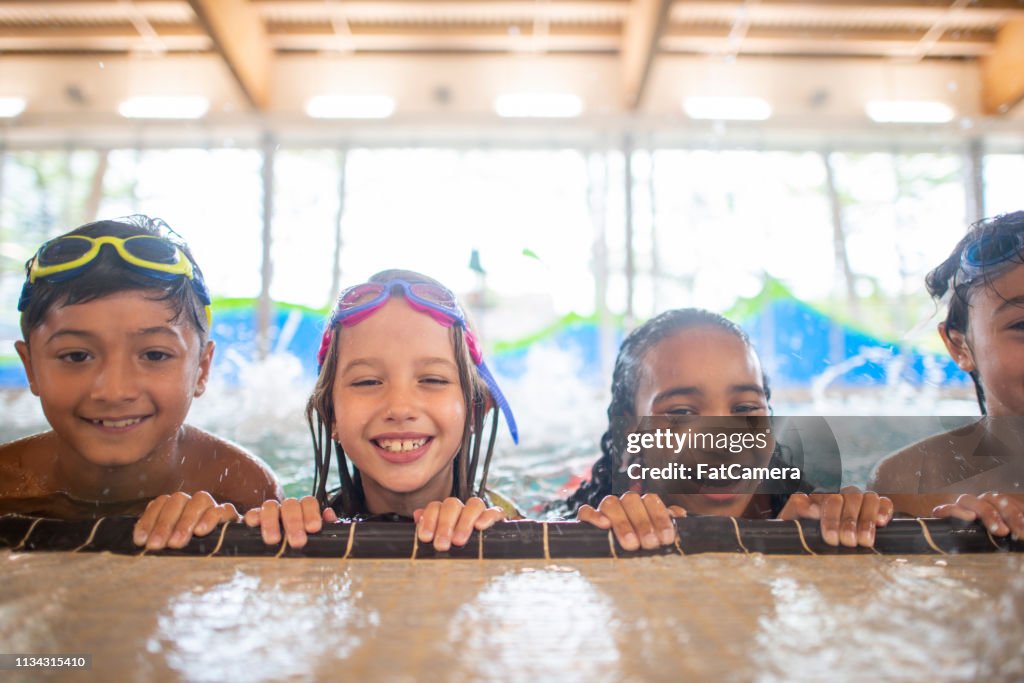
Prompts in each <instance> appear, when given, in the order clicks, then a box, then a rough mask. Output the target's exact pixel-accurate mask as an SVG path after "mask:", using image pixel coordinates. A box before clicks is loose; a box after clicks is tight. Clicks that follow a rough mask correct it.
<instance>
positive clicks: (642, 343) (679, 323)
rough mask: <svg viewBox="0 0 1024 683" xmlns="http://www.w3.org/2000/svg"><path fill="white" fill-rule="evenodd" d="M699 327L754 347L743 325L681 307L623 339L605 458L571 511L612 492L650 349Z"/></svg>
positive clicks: (577, 494)
mask: <svg viewBox="0 0 1024 683" xmlns="http://www.w3.org/2000/svg"><path fill="white" fill-rule="evenodd" d="M699 327H715V328H718V329H720V330H724V331H726V332H728V333H730V334H733V335H735V336H736V337H737V338H738V339H740V340H741V341H742V342H743V343H744V344H746V345H747V346H750V338H749V337H748V336H747V333H746V332H744V331H743V329H742V328H741V327H740V326H739V325H737V324H736V323H734V322H732V321H731V320H729V319H728V318H725V317H723V316H721V315H718V314H717V313H712V312H711V311H707V310H704V309H701V308H678V309H674V310H671V311H666V312H664V313H661V314H660V315H657V316H655V317H654V318H651V319H650V320H648V321H647V322H645V323H644V324H643V325H641V326H640V327H638V328H636V329H635V330H633V331H632V332H630V333H629V335H628V336H627V337H626V338H625V339H624V340H623V342H622V346H620V347H619V355H618V356H617V357H616V358H615V369H614V370H613V371H612V400H611V403H609V404H608V430H607V431H605V433H604V434H603V435H602V436H601V457H600V458H598V460H597V462H596V463H594V466H593V468H591V475H590V480H589V481H586V482H584V483H583V484H582V485H581V486H580V487H579V488H578V489H577V490H576V492H575V493H573V494H572V495H571V496H569V498H568V499H567V500H566V501H565V502H566V505H567V506H568V508H569V510H568V511H569V513H570V514H571V513H575V512H576V511H578V510H579V508H580V507H581V506H583V505H592V506H593V507H595V508H596V507H597V506H598V505H599V504H600V503H601V499H602V498H604V497H605V496H607V495H609V494H611V493H612V480H613V478H614V475H615V472H616V471H617V470H618V468H619V467H620V466H621V464H622V454H623V453H624V452H625V450H626V430H625V425H626V420H625V419H623V418H628V417H633V416H637V415H636V404H635V403H636V392H637V389H638V388H639V385H640V379H641V371H642V366H643V362H644V359H645V357H646V356H647V354H648V352H650V350H651V349H653V348H654V347H655V346H656V345H657V344H658V343H660V342H661V341H663V340H664V339H666V338H668V337H670V336H672V335H673V334H676V333H677V332H681V331H683V330H690V329H696V328H699ZM761 381H762V384H763V386H764V393H765V399H766V400H771V389H770V388H769V387H768V378H767V376H765V375H762V378H761ZM637 417H639V416H637Z"/></svg>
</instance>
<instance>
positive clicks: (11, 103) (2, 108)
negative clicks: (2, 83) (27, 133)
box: [0, 97, 25, 119]
mask: <svg viewBox="0 0 1024 683" xmlns="http://www.w3.org/2000/svg"><path fill="white" fill-rule="evenodd" d="M23 111H25V100H24V99H22V98H20V97H0V118H3V119H12V118H14V117H15V116H17V115H18V114H20V113H21V112H23Z"/></svg>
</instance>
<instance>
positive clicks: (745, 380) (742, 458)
mask: <svg viewBox="0 0 1024 683" xmlns="http://www.w3.org/2000/svg"><path fill="white" fill-rule="evenodd" d="M770 398H771V393H770V390H769V388H768V383H767V381H766V379H765V376H764V373H763V372H762V370H761V362H760V360H759V359H758V357H757V354H756V353H755V352H754V349H753V347H752V346H751V345H750V341H749V339H748V338H747V336H746V334H745V333H744V332H743V330H741V329H740V328H739V327H738V326H737V325H736V324H735V323H733V322H731V321H730V320H727V319H726V318H723V317H722V316H719V315H717V314H715V313H711V312H710V311H705V310H701V309H693V308H690V309H677V310H673V311H668V312H666V313H662V314H661V315H659V316H656V317H655V318H652V319H651V320H649V321H648V322H646V323H644V324H643V325H641V326H640V327H639V328H637V329H636V330H634V331H633V332H632V333H630V334H629V336H627V337H626V339H625V340H624V341H623V343H622V347H621V348H620V349H619V355H618V357H617V358H616V361H615V369H614V372H613V377H612V401H611V404H610V405H609V406H608V422H609V425H608V431H606V432H605V434H604V436H603V437H602V438H601V451H602V456H601V458H600V459H599V460H598V461H597V463H595V465H594V467H593V470H592V477H591V479H590V481H589V482H586V483H585V484H584V485H583V486H581V487H580V489H579V490H578V491H577V492H576V493H575V494H573V495H572V496H571V497H570V498H569V500H568V503H569V506H570V509H571V510H575V511H577V513H578V519H579V520H580V521H584V522H590V523H592V524H594V525H595V526H598V527H600V528H603V529H608V528H612V529H614V531H615V535H616V537H617V538H618V539H619V543H620V544H621V545H622V546H623V547H624V548H626V549H627V550H635V549H636V548H638V547H643V548H647V549H651V548H655V547H657V546H658V544H659V543H661V544H670V543H673V542H674V541H675V528H674V526H673V524H672V522H671V518H672V517H679V516H684V515H685V514H686V513H687V512H689V513H699V514H710V515H727V516H730V517H750V518H778V519H798V518H810V519H820V520H821V529H822V537H823V538H824V540H825V541H826V542H827V543H829V544H832V545H838V544H840V543H841V544H843V545H846V546H855V545H858V544H860V545H866V546H869V545H872V544H873V543H874V531H875V527H876V526H884V525H885V524H887V523H888V521H889V519H890V518H891V516H892V504H891V502H890V501H889V500H888V499H887V498H882V497H879V496H878V495H876V494H874V493H870V492H867V493H862V492H860V491H858V490H856V489H853V488H852V487H850V488H846V489H843V491H842V492H841V493H834V494H810V493H808V492H803V491H800V490H799V489H798V488H797V487H793V488H792V490H790V491H786V492H778V493H775V492H772V493H769V492H767V489H766V488H765V487H763V486H760V485H759V483H758V482H757V481H756V480H753V481H742V480H741V481H736V482H710V483H712V484H717V485H710V486H709V485H704V486H701V487H695V488H691V489H678V490H675V491H668V490H665V489H661V488H659V489H658V491H657V492H655V491H654V490H652V489H651V488H647V489H645V488H644V486H643V485H641V486H640V487H639V489H640V490H638V491H634V490H630V491H628V492H626V493H623V488H622V486H621V485H616V483H615V481H614V480H615V476H616V473H617V472H618V471H619V470H620V469H621V468H622V465H623V462H624V457H625V456H626V454H627V452H626V446H627V444H626V440H627V434H628V432H629V426H630V425H636V424H637V423H638V421H645V422H650V421H652V419H653V421H654V422H659V421H668V422H671V421H672V420H673V419H675V420H678V419H679V418H686V419H694V418H700V419H702V420H705V418H707V417H709V416H710V417H717V418H719V419H717V420H711V421H707V420H705V422H704V424H710V425H712V426H714V427H716V428H718V429H722V428H731V429H749V428H750V427H751V426H754V427H757V426H761V425H763V424H766V423H767V421H768V420H767V418H768V416H769V414H770V406H769V400H770ZM650 416H662V417H660V418H658V417H655V418H651V417H650ZM722 418H728V421H723V419H722ZM738 418H742V419H738ZM730 422H731V423H733V424H730ZM642 423H643V422H641V424H642ZM750 436H753V433H751V434H750ZM765 446H766V447H765V448H760V447H757V448H753V447H751V448H745V449H743V450H742V452H739V453H734V452H728V451H726V452H722V451H715V450H714V449H712V450H710V451H701V452H697V453H692V454H690V457H691V458H695V459H696V460H698V461H700V462H702V463H704V464H705V465H706V466H717V465H720V464H725V463H728V464H732V463H739V464H740V465H742V466H744V467H748V468H752V467H780V468H781V466H782V463H781V462H780V461H779V460H778V459H777V458H778V456H777V455H776V451H775V448H774V443H773V442H771V443H765ZM644 456H645V458H647V460H648V462H650V461H651V460H652V459H653V460H654V461H655V462H656V463H657V464H663V463H661V462H659V459H663V458H664V457H666V456H665V454H663V453H659V452H658V451H656V450H651V449H648V450H647V451H646V452H645V453H644ZM688 464H690V465H691V466H692V465H694V464H695V463H692V462H691V463H688ZM721 484H725V485H721ZM619 494H622V495H621V496H619ZM617 496H619V497H617ZM666 503H668V505H667V506H666Z"/></svg>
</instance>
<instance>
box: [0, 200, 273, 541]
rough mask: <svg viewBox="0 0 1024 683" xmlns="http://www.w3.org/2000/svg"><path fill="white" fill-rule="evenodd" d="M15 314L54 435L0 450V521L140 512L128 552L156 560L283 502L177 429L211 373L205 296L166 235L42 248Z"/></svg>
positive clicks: (237, 458)
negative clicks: (157, 553)
mask: <svg viewBox="0 0 1024 683" xmlns="http://www.w3.org/2000/svg"><path fill="white" fill-rule="evenodd" d="M18 310H19V311H21V331H22V336H23V339H22V340H21V341H18V342H17V343H16V344H15V346H16V348H17V351H18V355H19V356H20V357H21V361H22V363H23V364H24V366H25V374H26V375H27V377H28V383H29V388H30V389H31V391H32V393H34V394H35V395H36V396H38V397H39V400H40V402H41V403H42V407H43V412H44V414H45V415H46V419H47V421H48V422H49V423H50V427H51V429H50V431H47V432H43V433H42V434H37V435H34V436H30V437H26V438H23V439H20V440H18V441H14V442H12V443H8V444H5V445H3V446H0V509H3V510H4V511H11V512H13V511H17V512H25V513H36V514H44V515H47V516H82V515H83V514H85V515H88V516H94V515H98V514H113V513H134V512H141V511H143V508H145V510H144V514H143V515H142V517H141V519H140V520H139V522H138V524H137V525H136V530H135V541H136V543H139V544H140V545H141V544H145V545H146V546H147V547H149V548H154V549H156V548H162V547H164V546H171V547H181V546H184V545H185V544H186V543H187V542H188V540H189V538H190V536H191V535H192V533H193V532H195V533H198V534H203V533H208V532H209V531H211V530H213V528H214V527H215V526H216V525H217V524H218V523H219V522H222V521H226V520H237V519H238V512H237V510H236V506H237V507H238V508H241V509H248V508H249V507H251V506H253V505H258V504H260V503H261V502H262V501H264V500H265V499H267V498H271V497H280V495H281V489H280V487H279V485H278V483H277V480H276V479H275V477H274V475H273V473H272V472H271V471H270V470H269V468H267V467H266V465H264V464H263V463H262V462H261V461H260V460H259V459H258V458H256V457H255V456H253V455H251V454H250V453H248V452H246V451H245V450H243V449H242V448H241V447H239V446H236V445H235V444H232V443H229V442H227V441H225V440H223V439H220V438H217V437H216V436H214V435H212V434H208V433H206V432H203V431H201V430H199V429H197V428H195V427H191V426H189V425H186V424H184V421H185V417H186V415H187V414H188V411H189V407H190V406H191V404H192V399H193V398H195V397H197V396H200V395H202V393H203V392H204V390H205V389H206V382H207V378H208V377H209V372H210V363H211V362H212V359H213V350H214V345H213V342H212V341H210V340H209V333H210V294H209V292H208V291H207V288H206V284H205V282H204V281H203V275H202V272H201V271H200V270H199V267H198V266H197V265H196V263H195V261H194V260H193V259H192V256H191V254H190V253H189V250H188V247H187V245H185V243H184V242H183V241H181V240H180V238H178V236H177V235H176V233H174V232H173V231H172V230H170V228H169V227H167V225H166V224H164V223H163V222H162V221H160V220H159V219H155V220H154V219H150V218H148V217H146V216H131V217H129V218H123V219H117V220H108V221H99V222H96V223H90V224H87V225H83V226H82V227H80V228H77V229H76V230H73V231H71V232H69V233H67V234H65V235H61V236H60V237H57V238H55V239H53V240H50V241H49V242H46V243H45V244H43V245H42V246H41V247H40V248H39V251H38V252H36V254H35V256H34V257H32V259H31V260H29V262H28V263H27V264H26V280H25V284H24V287H23V289H22V293H21V299H20V300H19V302H18ZM216 501H222V502H221V503H219V504H218V503H217V502H216ZM147 503H148V504H147Z"/></svg>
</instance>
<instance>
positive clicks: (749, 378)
mask: <svg viewBox="0 0 1024 683" xmlns="http://www.w3.org/2000/svg"><path fill="white" fill-rule="evenodd" d="M635 406H636V408H635V410H636V415H637V416H638V417H642V416H647V415H667V416H694V417H699V418H700V419H694V420H692V422H688V424H691V426H692V427H693V428H694V429H695V430H697V429H699V427H700V425H703V426H704V427H707V428H710V430H711V431H714V430H715V429H718V430H721V429H723V428H727V427H729V428H733V429H735V428H740V427H743V426H745V425H746V420H745V419H741V420H740V421H739V422H737V418H746V417H751V416H764V415H767V414H768V402H767V400H766V398H765V392H764V383H763V380H762V374H761V364H760V362H759V361H758V359H757V356H756V355H755V354H754V352H753V350H752V349H751V348H750V347H749V346H748V345H747V344H746V343H745V342H744V341H743V340H742V339H740V338H739V337H737V336H736V335H735V334H733V333H732V332H729V331H726V330H722V329H719V328H717V327H711V326H701V327H694V328H690V329H685V330H681V331H679V332H677V333H676V334H674V335H672V336H670V337H667V338H666V339H664V340H662V341H660V342H658V343H657V344H656V345H655V346H654V347H652V348H651V349H650V351H648V352H647V354H646V355H645V356H644V358H643V367H642V372H641V379H640V382H639V385H638V387H637V393H636V401H635ZM715 416H719V417H718V419H714V418H715ZM724 416H736V417H731V418H729V417H724ZM707 418H711V419H707ZM733 423H736V424H733ZM770 456H771V451H770V450H765V451H761V450H752V449H745V450H744V451H743V452H740V453H732V452H730V451H728V450H725V451H721V452H719V451H718V450H699V451H692V450H691V451H689V452H684V453H681V454H675V453H671V452H669V453H660V452H658V451H651V452H648V453H646V454H645V460H646V462H648V463H652V461H654V463H652V464H662V461H667V459H671V460H674V461H680V460H682V461H685V462H687V463H688V464H689V465H690V466H692V467H696V466H697V465H698V464H699V463H703V464H704V465H705V466H706V467H717V466H718V465H720V464H726V465H728V464H731V463H739V464H742V465H747V466H763V465H765V464H766V463H767V461H768V459H769V457H770ZM757 483H758V482H756V481H747V480H741V481H731V480H728V479H722V480H715V481H711V480H708V481H707V482H705V483H704V484H701V485H699V488H698V490H697V491H694V492H692V493H679V494H677V495H675V496H673V495H671V494H667V495H665V496H664V497H665V498H666V500H670V501H671V502H673V503H678V504H680V505H682V506H683V507H684V508H686V509H687V510H689V511H691V512H697V513H711V514H730V515H734V516H735V515H739V514H741V513H742V511H743V510H744V509H745V508H746V506H747V505H748V503H749V502H750V499H751V496H752V495H753V492H754V489H756V487H757ZM695 487H696V485H695ZM676 498H678V499H679V500H675V499H676Z"/></svg>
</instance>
